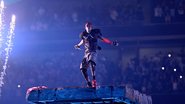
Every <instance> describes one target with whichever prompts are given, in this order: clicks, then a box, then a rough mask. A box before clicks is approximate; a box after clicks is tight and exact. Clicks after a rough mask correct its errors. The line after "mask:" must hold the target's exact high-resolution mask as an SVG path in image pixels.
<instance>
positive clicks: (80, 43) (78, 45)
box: [74, 40, 84, 49]
mask: <svg viewBox="0 0 185 104" xmlns="http://www.w3.org/2000/svg"><path fill="white" fill-rule="evenodd" d="M83 43H84V41H83V40H81V41H80V42H79V43H78V44H77V45H75V46H74V47H75V49H80V46H81V45H82V44H83Z"/></svg>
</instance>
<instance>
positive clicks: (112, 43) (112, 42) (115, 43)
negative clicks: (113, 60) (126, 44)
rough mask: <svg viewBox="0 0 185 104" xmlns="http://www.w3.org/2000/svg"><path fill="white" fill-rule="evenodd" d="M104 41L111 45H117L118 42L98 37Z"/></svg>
mask: <svg viewBox="0 0 185 104" xmlns="http://www.w3.org/2000/svg"><path fill="white" fill-rule="evenodd" d="M100 39H101V40H102V41H103V42H104V43H107V44H111V45H114V46H118V45H119V44H118V42H116V41H111V40H109V39H108V38H104V37H101V38H100Z"/></svg>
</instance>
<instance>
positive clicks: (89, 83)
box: [80, 58, 92, 87]
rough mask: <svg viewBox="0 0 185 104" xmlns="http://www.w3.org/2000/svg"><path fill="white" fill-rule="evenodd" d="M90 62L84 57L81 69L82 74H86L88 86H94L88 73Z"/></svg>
mask: <svg viewBox="0 0 185 104" xmlns="http://www.w3.org/2000/svg"><path fill="white" fill-rule="evenodd" d="M87 68H88V63H87V62H86V59H85V58H84V59H83V60H82V63H81V64H80V70H81V72H82V75H83V76H84V78H85V80H86V82H87V86H88V87H92V84H91V81H90V79H89V76H88V73H87Z"/></svg>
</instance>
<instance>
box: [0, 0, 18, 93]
mask: <svg viewBox="0 0 185 104" xmlns="http://www.w3.org/2000/svg"><path fill="white" fill-rule="evenodd" d="M4 8H5V6H4V1H3V0H2V1H1V4H0V55H1V57H0V58H1V59H0V63H2V70H0V96H1V92H2V91H1V90H2V87H3V85H4V81H3V79H4V76H5V75H6V69H7V65H8V59H9V55H10V53H11V50H12V46H13V41H12V40H13V37H14V35H15V33H14V30H15V21H16V16H15V15H12V18H11V22H10V27H9V30H8V34H7V36H6V37H5V34H4V32H3V31H4V28H5V24H4ZM3 35H4V36H3ZM4 37H5V38H4ZM2 56H4V57H2Z"/></svg>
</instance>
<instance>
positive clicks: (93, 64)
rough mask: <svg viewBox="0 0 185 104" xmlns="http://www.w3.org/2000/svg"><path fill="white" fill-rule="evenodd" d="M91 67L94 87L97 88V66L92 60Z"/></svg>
mask: <svg viewBox="0 0 185 104" xmlns="http://www.w3.org/2000/svg"><path fill="white" fill-rule="evenodd" d="M89 65H90V68H91V74H92V78H93V80H92V87H96V77H95V66H96V63H95V62H94V61H92V60H90V61H89Z"/></svg>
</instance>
